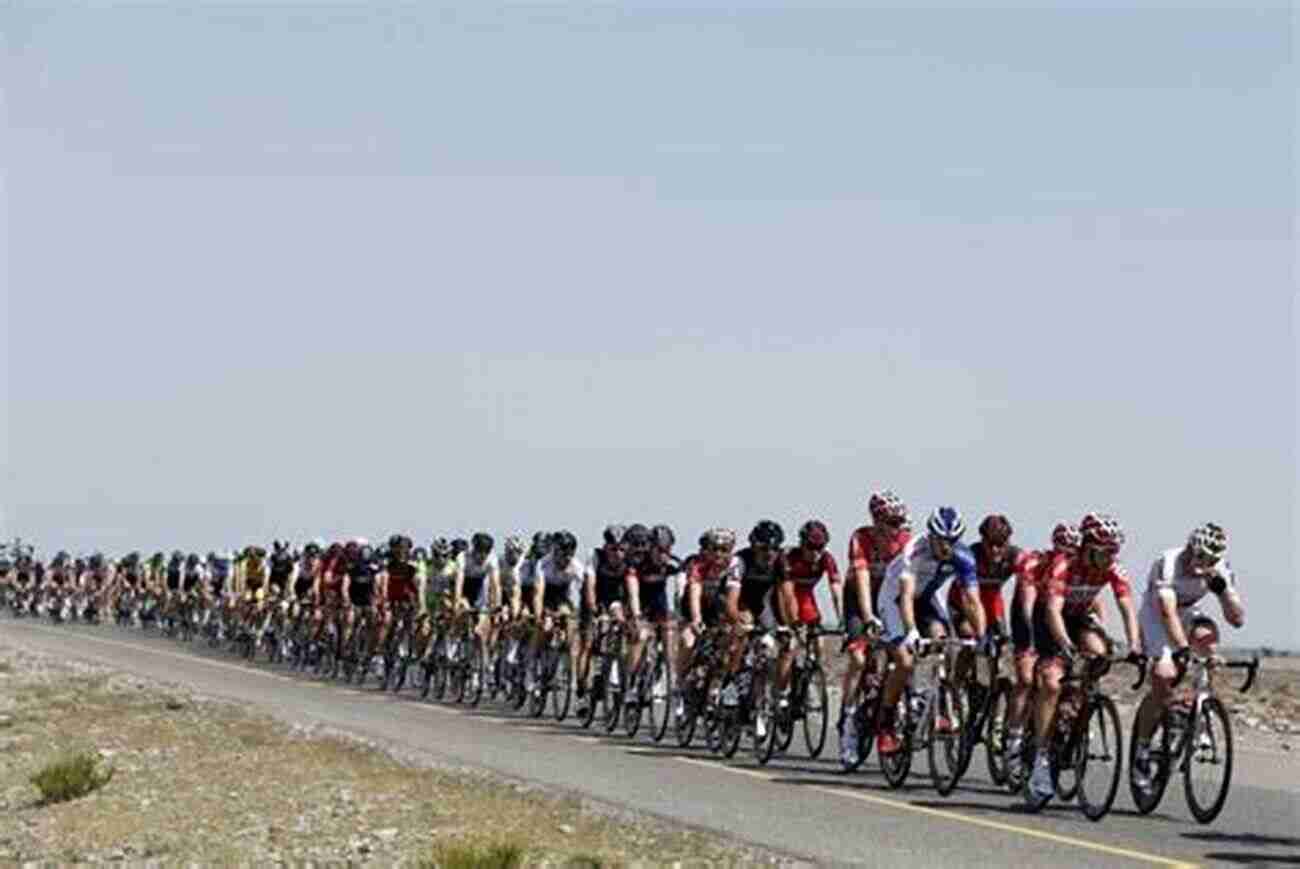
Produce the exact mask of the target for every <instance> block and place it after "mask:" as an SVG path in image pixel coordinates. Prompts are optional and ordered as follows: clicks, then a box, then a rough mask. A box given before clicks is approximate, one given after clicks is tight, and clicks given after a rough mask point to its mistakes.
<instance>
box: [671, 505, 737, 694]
mask: <svg viewBox="0 0 1300 869" xmlns="http://www.w3.org/2000/svg"><path fill="white" fill-rule="evenodd" d="M700 544H701V547H700V552H699V553H698V554H697V555H696V556H695V558H694V559H692V560H690V561H689V565H690V566H689V567H688V568H687V571H686V590H685V592H684V593H683V594H682V609H683V612H682V615H683V617H684V618H685V619H686V621H687V625H686V626H685V627H684V628H682V636H681V648H680V649H679V650H678V655H677V667H678V671H677V685H678V687H677V701H676V703H675V704H674V705H675V707H676V708H675V714H676V717H677V718H681V717H682V716H683V715H685V714H686V706H685V701H684V698H683V695H682V692H681V686H682V685H683V684H684V683H685V679H686V672H687V670H688V669H689V668H690V666H691V656H692V653H693V651H694V649H695V642H696V640H697V639H698V638H699V637H700V636H702V635H703V633H704V630H705V629H706V628H712V627H715V626H716V625H717V624H718V623H719V621H720V620H721V618H722V615H723V611H722V605H723V601H722V592H723V590H724V589H725V587H726V585H727V583H728V582H729V581H730V580H731V578H732V577H733V576H735V575H736V574H737V573H739V571H740V569H741V565H740V560H739V559H738V558H736V556H735V555H734V554H733V551H734V550H735V548H736V532H735V531H732V530H731V529H730V528H712V529H710V530H708V531H706V532H704V534H703V535H701V537H700Z"/></svg>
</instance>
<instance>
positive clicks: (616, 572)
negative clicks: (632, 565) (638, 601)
mask: <svg viewBox="0 0 1300 869" xmlns="http://www.w3.org/2000/svg"><path fill="white" fill-rule="evenodd" d="M627 569H628V565H627V560H626V559H624V558H618V559H614V558H610V556H609V553H607V552H606V551H605V550H604V549H593V550H592V552H591V561H590V562H589V563H588V566H587V576H588V577H590V578H592V579H593V580H594V582H595V585H596V608H597V609H604V608H605V607H607V606H609V605H610V604H613V603H622V602H623V598H624V597H626V595H627V583H626V580H627ZM586 606H587V597H586V595H585V594H584V595H583V599H582V607H583V610H584V612H585V610H586Z"/></svg>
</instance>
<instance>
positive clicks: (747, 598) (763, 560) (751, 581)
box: [723, 519, 797, 739]
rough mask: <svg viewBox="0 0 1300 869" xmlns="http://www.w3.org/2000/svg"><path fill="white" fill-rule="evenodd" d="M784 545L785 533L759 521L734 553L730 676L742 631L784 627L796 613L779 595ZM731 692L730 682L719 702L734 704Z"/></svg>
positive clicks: (739, 656)
mask: <svg viewBox="0 0 1300 869" xmlns="http://www.w3.org/2000/svg"><path fill="white" fill-rule="evenodd" d="M784 543H785V530H784V529H782V528H781V526H780V525H778V524H777V523H776V522H774V521H773V520H771V519H763V520H760V521H759V522H758V524H756V525H755V526H754V527H753V529H752V530H751V531H750V532H749V545H748V546H746V547H745V548H744V549H742V550H740V551H739V552H737V553H736V560H737V561H738V562H739V564H738V565H737V569H736V570H735V571H734V572H733V573H731V574H730V575H729V576H728V577H727V584H726V595H727V597H726V604H725V609H726V616H727V621H728V622H729V623H731V624H732V625H733V626H735V627H736V628H737V630H736V632H735V634H734V635H733V637H732V640H731V645H730V654H729V655H728V660H727V672H729V673H731V674H733V675H734V674H736V673H738V672H739V671H740V666H741V664H742V662H743V658H744V653H745V632H746V631H747V630H748V629H749V628H752V627H754V626H755V625H761V626H763V627H765V628H772V627H775V626H777V625H779V624H788V623H789V622H790V618H789V615H790V613H791V612H797V610H791V609H790V605H789V600H788V595H786V596H783V595H782V594H780V591H781V589H782V586H783V584H784V583H785V582H786V579H787V573H786V571H787V564H786V560H785V558H784V557H783V555H784V553H783V552H782V550H781V546H782V544H784ZM735 690H736V689H735V687H734V683H733V684H732V686H730V688H729V690H728V692H726V693H727V696H724V697H723V701H724V702H726V703H735V702H737V700H738V698H737V697H736V696H735V694H734V693H732V692H734V691H735ZM764 724H765V722H764V721H763V720H762V719H760V720H759V721H758V726H759V729H760V732H759V734H758V737H759V738H760V739H762V738H763V737H764V736H766V731H765V730H764Z"/></svg>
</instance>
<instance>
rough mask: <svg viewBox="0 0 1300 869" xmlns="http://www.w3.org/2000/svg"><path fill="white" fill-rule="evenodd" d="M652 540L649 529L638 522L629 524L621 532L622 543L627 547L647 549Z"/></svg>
mask: <svg viewBox="0 0 1300 869" xmlns="http://www.w3.org/2000/svg"><path fill="white" fill-rule="evenodd" d="M653 542H654V541H653V539H652V538H651V536H650V529H649V528H647V527H645V526H644V525H642V524H641V523H640V522H638V523H636V524H635V525H629V526H628V529H627V530H626V531H624V532H623V545H624V546H626V547H627V548H628V549H648V548H649V547H650V544H651V543H653Z"/></svg>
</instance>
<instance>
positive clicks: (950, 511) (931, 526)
mask: <svg viewBox="0 0 1300 869" xmlns="http://www.w3.org/2000/svg"><path fill="white" fill-rule="evenodd" d="M925 530H926V531H928V532H930V535H931V536H933V537H938V538H940V539H942V540H948V541H951V542H953V543H956V542H957V541H958V540H960V539H961V536H962V535H963V534H965V533H966V520H965V519H963V518H961V512H960V511H959V510H958V509H957V508H956V507H936V508H935V511H934V512H933V513H931V514H930V519H929V521H927V522H926V523H925Z"/></svg>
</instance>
